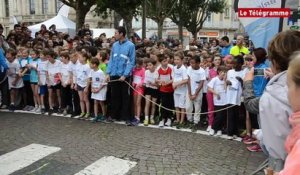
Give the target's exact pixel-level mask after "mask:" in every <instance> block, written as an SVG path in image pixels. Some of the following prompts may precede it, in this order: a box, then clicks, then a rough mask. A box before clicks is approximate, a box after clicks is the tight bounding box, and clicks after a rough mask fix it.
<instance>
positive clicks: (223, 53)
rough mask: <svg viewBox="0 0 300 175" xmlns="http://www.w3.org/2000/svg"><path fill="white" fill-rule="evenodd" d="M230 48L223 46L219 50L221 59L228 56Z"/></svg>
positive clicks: (229, 46)
mask: <svg viewBox="0 0 300 175" xmlns="http://www.w3.org/2000/svg"><path fill="white" fill-rule="evenodd" d="M231 48H232V45H231V44H230V45H228V46H224V47H222V49H221V57H225V56H226V55H229V54H230V49H231Z"/></svg>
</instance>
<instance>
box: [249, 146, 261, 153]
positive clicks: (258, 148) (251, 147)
mask: <svg viewBox="0 0 300 175" xmlns="http://www.w3.org/2000/svg"><path fill="white" fill-rule="evenodd" d="M247 150H248V151H251V152H261V151H262V149H261V147H260V146H259V145H258V144H256V145H253V146H248V147H247Z"/></svg>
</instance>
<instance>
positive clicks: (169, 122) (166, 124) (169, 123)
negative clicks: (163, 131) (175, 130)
mask: <svg viewBox="0 0 300 175" xmlns="http://www.w3.org/2000/svg"><path fill="white" fill-rule="evenodd" d="M171 125H172V121H171V119H169V118H168V120H167V122H166V123H165V126H168V127H171Z"/></svg>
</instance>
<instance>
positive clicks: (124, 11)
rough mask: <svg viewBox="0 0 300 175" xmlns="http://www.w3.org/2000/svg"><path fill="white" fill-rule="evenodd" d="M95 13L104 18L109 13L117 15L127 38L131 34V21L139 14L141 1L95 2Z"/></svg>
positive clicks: (112, 0)
mask: <svg viewBox="0 0 300 175" xmlns="http://www.w3.org/2000/svg"><path fill="white" fill-rule="evenodd" d="M96 4H97V7H96V8H95V12H96V13H97V14H102V16H103V17H104V18H105V17H107V15H108V14H109V13H111V11H112V10H113V11H115V13H118V14H119V15H120V16H121V17H122V18H123V20H124V23H125V28H126V30H127V33H128V36H131V35H132V33H131V31H132V19H133V17H135V16H136V15H138V14H139V10H138V8H139V7H140V6H141V4H142V0H97V3H96Z"/></svg>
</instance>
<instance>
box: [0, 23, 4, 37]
mask: <svg viewBox="0 0 300 175" xmlns="http://www.w3.org/2000/svg"><path fill="white" fill-rule="evenodd" d="M3 31H4V28H3V26H2V24H0V36H2V38H3V39H5V36H4V35H3Z"/></svg>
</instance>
